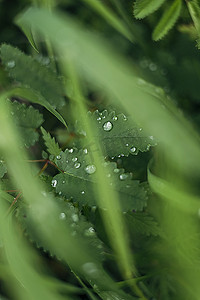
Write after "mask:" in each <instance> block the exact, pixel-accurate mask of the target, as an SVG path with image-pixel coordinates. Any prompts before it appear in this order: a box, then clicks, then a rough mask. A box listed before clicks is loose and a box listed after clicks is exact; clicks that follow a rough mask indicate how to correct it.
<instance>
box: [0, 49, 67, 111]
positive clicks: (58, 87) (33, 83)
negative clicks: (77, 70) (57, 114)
mask: <svg viewBox="0 0 200 300" xmlns="http://www.w3.org/2000/svg"><path fill="white" fill-rule="evenodd" d="M0 57H1V60H2V63H3V65H4V66H5V68H6V70H7V71H8V74H9V76H10V77H11V78H13V79H14V80H16V81H17V82H18V83H20V84H21V85H22V86H26V87H29V88H31V89H32V90H35V91H37V92H38V93H39V94H41V96H43V98H45V99H46V101H47V102H48V103H49V104H50V105H51V106H52V107H53V108H54V109H55V108H61V107H62V106H63V105H64V104H65V101H64V97H63V94H64V92H63V86H62V82H61V80H60V79H59V78H58V77H57V76H56V74H55V73H53V72H52V71H51V70H50V68H47V67H46V66H44V65H41V64H40V63H39V62H38V61H36V60H34V59H33V58H32V57H30V56H28V55H26V54H24V53H23V52H21V51H20V50H19V49H17V48H15V47H12V46H10V45H6V44H3V45H2V46H1V47H0ZM36 74H37V75H36Z"/></svg>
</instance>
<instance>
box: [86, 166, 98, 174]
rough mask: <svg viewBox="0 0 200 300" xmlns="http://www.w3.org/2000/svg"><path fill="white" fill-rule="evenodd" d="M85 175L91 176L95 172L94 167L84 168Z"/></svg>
mask: <svg viewBox="0 0 200 300" xmlns="http://www.w3.org/2000/svg"><path fill="white" fill-rule="evenodd" d="M85 171H86V173H88V174H93V173H94V172H95V171H96V167H95V166H94V165H88V166H87V167H86V168H85Z"/></svg>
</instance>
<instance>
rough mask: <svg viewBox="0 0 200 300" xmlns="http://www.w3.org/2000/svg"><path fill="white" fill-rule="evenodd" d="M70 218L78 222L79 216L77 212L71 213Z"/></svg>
mask: <svg viewBox="0 0 200 300" xmlns="http://www.w3.org/2000/svg"><path fill="white" fill-rule="evenodd" d="M72 220H73V221H74V222H78V221H79V216H78V215H77V214H73V215H72Z"/></svg>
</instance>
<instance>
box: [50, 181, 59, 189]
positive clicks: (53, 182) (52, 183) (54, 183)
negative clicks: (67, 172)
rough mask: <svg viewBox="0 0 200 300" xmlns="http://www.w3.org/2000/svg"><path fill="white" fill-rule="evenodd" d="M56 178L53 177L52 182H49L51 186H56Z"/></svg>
mask: <svg viewBox="0 0 200 300" xmlns="http://www.w3.org/2000/svg"><path fill="white" fill-rule="evenodd" d="M57 183H58V182H57V180H56V179H54V180H52V182H51V185H52V187H54V188H55V187H56V185H57Z"/></svg>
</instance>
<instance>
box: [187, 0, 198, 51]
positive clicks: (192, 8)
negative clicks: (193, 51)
mask: <svg viewBox="0 0 200 300" xmlns="http://www.w3.org/2000/svg"><path fill="white" fill-rule="evenodd" d="M187 6H188V9H189V12H190V15H191V17H192V20H193V22H194V26H195V28H196V31H197V34H198V40H197V44H198V48H199V49H200V6H199V3H198V1H196V0H191V1H187Z"/></svg>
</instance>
